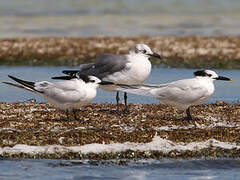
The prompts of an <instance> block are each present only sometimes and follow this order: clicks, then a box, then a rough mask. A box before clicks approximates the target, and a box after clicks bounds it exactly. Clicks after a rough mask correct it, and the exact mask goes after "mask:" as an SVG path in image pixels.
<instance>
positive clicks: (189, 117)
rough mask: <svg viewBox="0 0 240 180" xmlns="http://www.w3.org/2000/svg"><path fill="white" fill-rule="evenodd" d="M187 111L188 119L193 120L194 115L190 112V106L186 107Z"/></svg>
mask: <svg viewBox="0 0 240 180" xmlns="http://www.w3.org/2000/svg"><path fill="white" fill-rule="evenodd" d="M186 113H187V119H188V120H192V116H191V114H190V109H189V107H188V108H187V109H186Z"/></svg>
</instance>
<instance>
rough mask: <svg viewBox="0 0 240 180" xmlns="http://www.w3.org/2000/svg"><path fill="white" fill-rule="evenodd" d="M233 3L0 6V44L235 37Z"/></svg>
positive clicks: (72, 0) (239, 7) (128, 0)
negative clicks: (6, 40)
mask: <svg viewBox="0 0 240 180" xmlns="http://www.w3.org/2000/svg"><path fill="white" fill-rule="evenodd" d="M239 19H240V1H239V0H227V1H226V0H201V1H197V0H181V1H179V0H161V1H159V0H148V1H146V0H101V1H99V0H87V1H86V0H67V1H66V0H10V1H7V0H0V38H3V37H4V38H6V37H7V38H9V37H19V36H21V37H22V36H25V37H32V36H76V37H89V36H138V35H147V36H162V35H177V36H188V35H205V36H223V35H240V31H239V29H240V21H239Z"/></svg>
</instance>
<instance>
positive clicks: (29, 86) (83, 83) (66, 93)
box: [3, 73, 112, 120]
mask: <svg viewBox="0 0 240 180" xmlns="http://www.w3.org/2000/svg"><path fill="white" fill-rule="evenodd" d="M8 77H9V78H11V79H13V80H14V81H16V82H18V83H19V84H20V85H19V84H14V83H11V82H3V83H5V84H8V85H11V86H15V87H18V88H21V89H25V90H28V91H31V92H33V93H36V94H38V95H39V96H41V97H42V98H43V99H45V100H47V101H48V102H49V103H51V104H52V105H53V106H55V107H57V108H59V109H61V110H65V111H66V115H67V118H68V119H69V111H72V112H73V114H74V118H75V120H76V119H77V116H76V109H79V108H80V107H82V106H84V105H87V104H89V103H90V102H91V101H92V100H93V99H94V98H95V96H96V93H97V88H98V86H99V85H100V84H101V85H105V84H106V85H107V84H112V83H110V82H105V81H101V80H100V79H98V78H97V77H95V76H87V75H82V74H81V75H79V74H78V73H77V74H75V76H72V77H70V76H62V79H65V80H67V81H60V82H48V81H40V82H30V81H25V80H21V79H18V78H16V77H14V76H10V75H8Z"/></svg>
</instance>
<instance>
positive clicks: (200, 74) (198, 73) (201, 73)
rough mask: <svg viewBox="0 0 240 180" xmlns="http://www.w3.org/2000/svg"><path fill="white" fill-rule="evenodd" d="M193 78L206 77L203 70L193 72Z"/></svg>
mask: <svg viewBox="0 0 240 180" xmlns="http://www.w3.org/2000/svg"><path fill="white" fill-rule="evenodd" d="M194 76H208V75H207V73H206V71H205V70H199V71H195V72H194Z"/></svg>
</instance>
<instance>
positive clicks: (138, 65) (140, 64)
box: [101, 55, 152, 91]
mask: <svg viewBox="0 0 240 180" xmlns="http://www.w3.org/2000/svg"><path fill="white" fill-rule="evenodd" d="M151 68H152V66H151V62H150V61H149V60H148V58H147V57H144V56H140V55H135V56H133V57H131V60H130V62H129V63H128V64H127V67H126V68H125V69H124V70H123V71H120V72H116V73H113V74H112V75H109V76H107V77H106V78H104V79H103V80H106V81H111V82H114V83H118V84H128V85H131V84H142V83H143V82H144V81H145V80H146V79H147V78H148V76H149V75H150V73H151ZM101 88H102V89H104V90H108V91H115V86H112V85H111V86H101Z"/></svg>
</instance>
